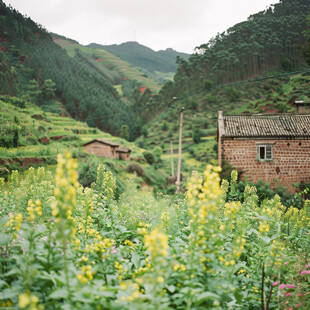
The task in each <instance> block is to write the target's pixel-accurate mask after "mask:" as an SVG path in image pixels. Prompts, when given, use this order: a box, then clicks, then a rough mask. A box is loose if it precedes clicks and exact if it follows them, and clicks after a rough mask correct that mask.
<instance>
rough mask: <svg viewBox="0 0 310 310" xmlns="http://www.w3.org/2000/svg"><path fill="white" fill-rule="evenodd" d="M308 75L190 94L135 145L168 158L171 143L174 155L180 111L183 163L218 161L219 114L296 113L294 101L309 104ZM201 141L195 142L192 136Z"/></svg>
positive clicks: (152, 123) (149, 125)
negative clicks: (182, 109)
mask: <svg viewBox="0 0 310 310" xmlns="http://www.w3.org/2000/svg"><path fill="white" fill-rule="evenodd" d="M309 83H310V73H309V72H308V73H303V74H295V75H292V76H283V77H279V78H271V79H266V80H264V81H257V82H249V83H245V84H241V85H235V86H231V87H224V88H218V89H214V90H209V91H205V92H198V93H196V94H195V93H193V94H192V95H188V97H186V96H185V97H184V98H183V99H182V100H176V101H173V102H171V108H167V109H165V110H164V111H163V112H162V113H160V114H159V115H158V116H157V117H155V118H154V119H153V120H152V121H151V122H150V123H149V124H148V127H147V135H146V136H145V137H140V138H139V139H137V141H136V143H137V144H138V145H139V146H141V147H144V148H153V147H154V146H156V145H160V146H161V147H162V149H163V150H164V154H166V156H167V157H169V153H170V141H172V142H173V144H174V147H173V148H174V152H175V153H177V149H178V138H179V111H180V109H181V107H185V111H184V117H183V152H184V158H185V161H187V162H188V161H193V160H197V161H198V162H199V163H200V164H201V163H202V162H204V163H207V162H212V161H213V162H214V160H216V159H217V149H216V133H217V117H218V111H219V110H222V111H223V112H224V113H226V114H243V113H279V112H295V111H296V110H295V107H294V102H295V100H304V101H306V102H308V101H309V98H310V91H309ZM195 135H196V136H197V135H198V136H199V137H200V139H198V140H200V141H198V142H197V141H196V143H195V142H194V139H193V136H195Z"/></svg>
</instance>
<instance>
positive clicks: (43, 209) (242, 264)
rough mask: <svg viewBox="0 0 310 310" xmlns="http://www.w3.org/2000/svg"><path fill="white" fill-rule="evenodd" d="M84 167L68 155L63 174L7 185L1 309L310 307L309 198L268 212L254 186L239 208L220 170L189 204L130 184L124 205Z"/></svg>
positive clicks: (41, 172)
mask: <svg viewBox="0 0 310 310" xmlns="http://www.w3.org/2000/svg"><path fill="white" fill-rule="evenodd" d="M75 169H76V162H75V161H74V160H72V158H71V156H70V154H68V153H67V154H65V155H64V156H58V164H57V169H56V172H55V173H51V172H50V171H47V170H45V169H44V168H39V169H37V170H35V169H33V168H31V169H29V170H28V171H27V172H26V173H25V174H24V175H20V174H19V173H18V172H16V171H15V172H13V173H12V174H11V175H10V176H9V178H8V182H4V181H3V179H1V178H0V200H1V208H0V215H1V217H0V254H1V255H0V263H1V268H2V269H1V281H0V287H1V290H0V303H1V307H3V308H12V307H15V308H16V307H18V308H20V309H30V308H32V309H41V308H43V307H44V309H54V308H55V307H56V308H59V309H60V308H62V309H69V308H71V309H90V310H93V309H98V308H99V307H101V308H102V309H111V310H116V309H141V308H144V309H167V310H169V309H176V308H177V309H215V308H218V309H228V308H229V309H263V308H264V309H277V308H280V309H282V308H286V307H300V308H303V309H308V308H309V305H310V300H309V298H308V292H309V266H308V261H309V231H310V226H309V223H310V202H309V201H308V202H306V203H305V206H304V209H302V210H298V209H296V208H294V207H290V208H285V207H284V206H283V205H282V204H281V202H280V199H279V197H278V196H277V195H276V196H274V197H272V198H271V199H266V200H264V201H263V202H262V203H261V204H260V203H259V202H258V197H257V192H256V188H255V187H251V186H246V188H245V189H244V192H243V196H242V201H237V200H231V197H236V191H237V183H236V179H237V175H236V174H233V180H232V181H231V182H230V183H229V182H228V181H225V182H223V183H222V186H221V188H220V184H219V177H218V174H217V171H218V169H217V168H213V167H211V166H208V167H207V169H206V170H205V172H204V175H203V176H201V175H199V174H197V173H194V174H193V175H192V177H191V178H190V180H189V182H188V185H187V197H181V196H180V197H174V198H173V199H169V198H168V197H165V196H163V195H162V194H160V193H158V195H157V197H156V198H154V196H152V195H151V194H150V193H147V192H143V193H142V192H139V191H138V190H137V188H136V186H135V184H134V183H133V182H132V181H130V180H128V181H126V188H125V191H124V192H123V194H122V195H121V196H120V197H119V198H118V199H116V198H115V189H116V181H115V179H114V177H113V174H112V173H111V172H110V171H108V170H107V169H106V168H105V167H104V166H103V165H99V166H98V170H97V176H96V180H95V182H94V183H93V185H92V187H91V188H84V187H82V186H80V185H79V184H78V183H77V182H76V178H77V174H76V171H75ZM151 169H153V168H151ZM148 173H152V172H148ZM284 290H285V294H283V291H284ZM192 292H195V293H194V294H193V293H192ZM13 305H14V306H13Z"/></svg>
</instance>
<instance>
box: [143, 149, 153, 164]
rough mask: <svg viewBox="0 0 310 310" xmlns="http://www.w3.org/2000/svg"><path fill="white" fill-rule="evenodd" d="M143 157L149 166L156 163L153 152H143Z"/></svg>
mask: <svg viewBox="0 0 310 310" xmlns="http://www.w3.org/2000/svg"><path fill="white" fill-rule="evenodd" d="M143 156H144V158H145V160H146V161H147V163H148V164H149V165H153V164H154V162H155V158H154V156H153V154H152V153H151V152H147V151H145V152H143Z"/></svg>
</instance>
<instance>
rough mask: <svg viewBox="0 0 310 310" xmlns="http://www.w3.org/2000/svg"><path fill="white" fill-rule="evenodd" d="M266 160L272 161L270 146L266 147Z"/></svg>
mask: <svg viewBox="0 0 310 310" xmlns="http://www.w3.org/2000/svg"><path fill="white" fill-rule="evenodd" d="M266 159H272V147H271V145H267V146H266Z"/></svg>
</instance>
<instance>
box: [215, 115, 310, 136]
mask: <svg viewBox="0 0 310 310" xmlns="http://www.w3.org/2000/svg"><path fill="white" fill-rule="evenodd" d="M219 131H220V135H221V136H222V137H309V138H310V114H258V115H224V116H222V117H221V115H219Z"/></svg>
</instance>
